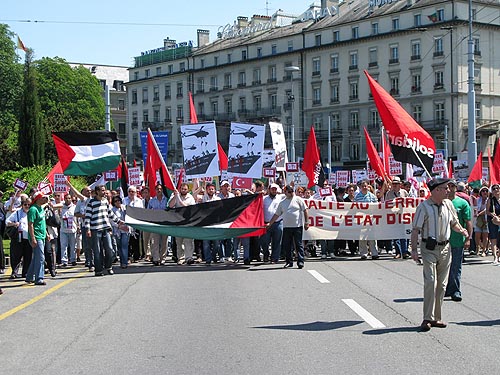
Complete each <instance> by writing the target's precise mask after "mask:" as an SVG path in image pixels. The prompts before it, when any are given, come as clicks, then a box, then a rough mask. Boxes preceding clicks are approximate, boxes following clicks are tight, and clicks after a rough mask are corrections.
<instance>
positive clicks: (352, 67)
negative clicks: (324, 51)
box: [349, 52, 358, 70]
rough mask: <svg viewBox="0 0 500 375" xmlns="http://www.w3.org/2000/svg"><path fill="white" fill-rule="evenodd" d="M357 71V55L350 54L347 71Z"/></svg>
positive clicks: (355, 53) (354, 53)
mask: <svg viewBox="0 0 500 375" xmlns="http://www.w3.org/2000/svg"><path fill="white" fill-rule="evenodd" d="M356 69H358V53H357V52H350V53H349V70H356Z"/></svg>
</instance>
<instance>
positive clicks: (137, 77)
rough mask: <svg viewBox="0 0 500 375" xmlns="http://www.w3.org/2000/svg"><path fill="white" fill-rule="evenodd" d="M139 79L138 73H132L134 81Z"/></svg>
mask: <svg viewBox="0 0 500 375" xmlns="http://www.w3.org/2000/svg"><path fill="white" fill-rule="evenodd" d="M138 79H139V72H134V81H137V80H138Z"/></svg>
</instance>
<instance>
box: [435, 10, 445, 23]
mask: <svg viewBox="0 0 500 375" xmlns="http://www.w3.org/2000/svg"><path fill="white" fill-rule="evenodd" d="M436 13H437V20H438V21H444V9H438V10H437V12H436Z"/></svg>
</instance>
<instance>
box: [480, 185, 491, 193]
mask: <svg viewBox="0 0 500 375" xmlns="http://www.w3.org/2000/svg"><path fill="white" fill-rule="evenodd" d="M483 190H486V191H489V190H490V189H488V186H483V187H482V188H481V189H479V192H482V191H483Z"/></svg>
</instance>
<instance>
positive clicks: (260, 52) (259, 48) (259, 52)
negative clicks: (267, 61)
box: [257, 47, 262, 57]
mask: <svg viewBox="0 0 500 375" xmlns="http://www.w3.org/2000/svg"><path fill="white" fill-rule="evenodd" d="M257 57H262V47H257Z"/></svg>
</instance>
